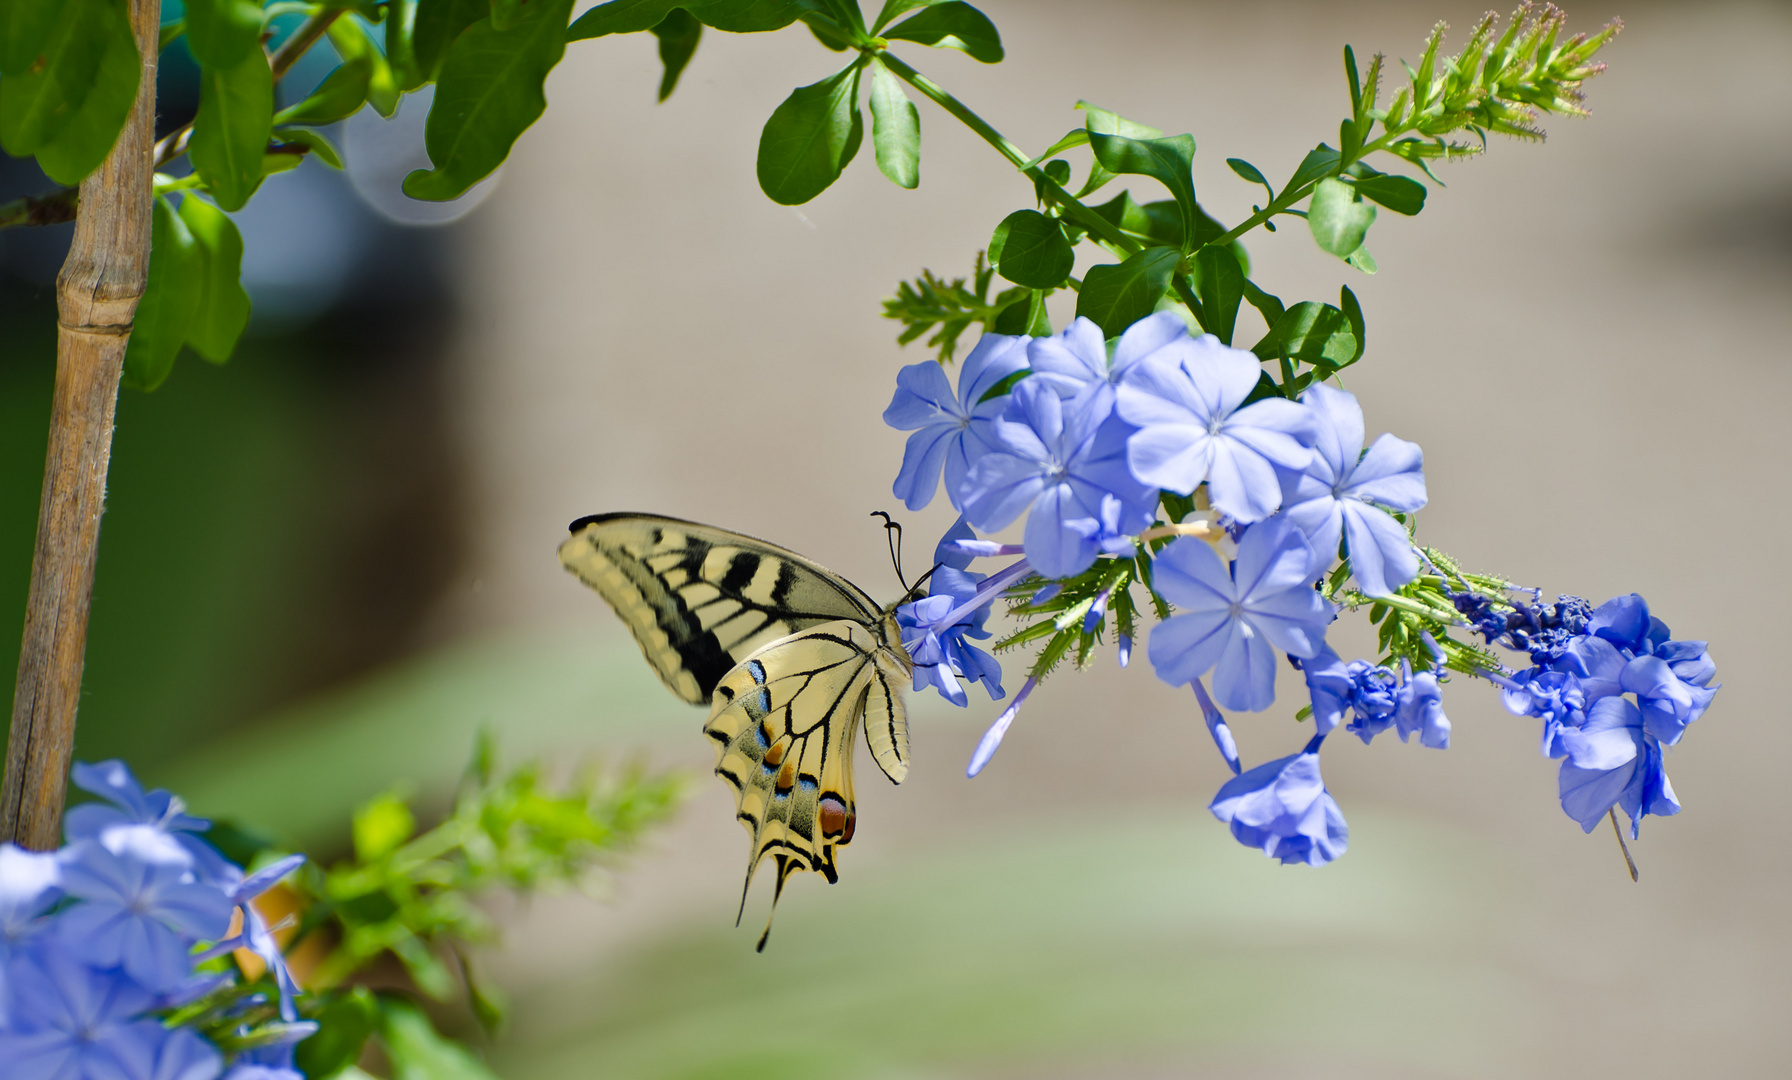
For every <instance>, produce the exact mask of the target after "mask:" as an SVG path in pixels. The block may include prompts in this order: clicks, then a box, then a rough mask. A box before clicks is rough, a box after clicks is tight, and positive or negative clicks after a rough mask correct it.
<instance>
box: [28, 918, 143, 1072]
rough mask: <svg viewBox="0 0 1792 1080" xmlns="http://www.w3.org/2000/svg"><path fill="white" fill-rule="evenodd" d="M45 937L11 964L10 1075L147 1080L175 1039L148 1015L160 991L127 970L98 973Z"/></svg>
mask: <svg viewBox="0 0 1792 1080" xmlns="http://www.w3.org/2000/svg"><path fill="white" fill-rule="evenodd" d="M45 944H46V942H45V941H44V940H41V939H40V941H39V942H37V943H35V944H34V945H33V946H32V947H30V948H28V949H26V950H25V951H24V952H22V953H21V954H20V955H19V956H17V957H15V958H14V959H13V962H12V963H11V964H10V965H8V968H7V973H6V974H7V979H8V982H9V983H10V987H9V988H10V990H11V994H10V997H11V1002H10V1009H9V1012H10V1014H11V1015H10V1016H8V1017H7V1018H6V1019H7V1020H8V1023H7V1024H6V1025H5V1028H4V1029H3V1030H0V1061H3V1062H5V1063H6V1066H5V1071H6V1075H7V1077H8V1080H148V1077H149V1076H150V1071H151V1069H152V1068H153V1067H154V1066H155V1064H156V1059H157V1057H158V1056H159V1052H160V1050H161V1049H162V1044H163V1043H164V1042H165V1041H166V1039H167V1038H168V1033H167V1031H166V1030H164V1029H163V1027H162V1025H161V1024H160V1023H158V1022H156V1021H155V1020H153V1019H144V1018H142V1017H143V1013H144V1012H145V1011H146V1010H147V1009H149V1008H150V1007H151V1006H153V1005H154V1003H155V998H154V995H153V994H152V993H151V992H150V991H149V990H146V989H144V988H143V987H142V986H139V985H138V984H137V983H135V982H134V981H132V980H131V979H130V978H129V977H128V976H127V975H126V974H125V973H124V972H122V971H116V970H115V971H96V970H95V969H93V968H91V967H89V966H88V965H86V964H84V963H82V962H81V961H80V960H78V959H77V958H76V957H74V956H73V955H72V954H70V953H69V952H67V951H65V950H62V949H57V948H48V947H45Z"/></svg>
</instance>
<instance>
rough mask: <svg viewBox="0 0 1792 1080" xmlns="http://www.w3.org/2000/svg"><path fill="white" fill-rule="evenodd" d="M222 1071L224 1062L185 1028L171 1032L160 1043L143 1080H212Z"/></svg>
mask: <svg viewBox="0 0 1792 1080" xmlns="http://www.w3.org/2000/svg"><path fill="white" fill-rule="evenodd" d="M223 1070H224V1059H223V1058H222V1057H220V1056H219V1054H218V1051H217V1050H216V1049H215V1048H213V1046H212V1044H211V1043H208V1042H206V1041H205V1040H204V1039H202V1038H200V1037H199V1036H198V1035H195V1034H194V1033H193V1032H191V1031H188V1030H187V1029H186V1028H174V1029H173V1030H171V1031H169V1032H168V1037H167V1038H166V1039H164V1040H163V1041H162V1048H161V1050H160V1051H159V1052H158V1053H157V1054H156V1061H155V1065H154V1066H152V1067H151V1068H150V1071H149V1076H148V1077H147V1078H146V1080H213V1078H214V1077H216V1076H217V1075H218V1074H219V1073H220V1072H222V1071H223Z"/></svg>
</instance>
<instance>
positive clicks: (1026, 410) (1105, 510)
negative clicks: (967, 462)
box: [961, 378, 1157, 578]
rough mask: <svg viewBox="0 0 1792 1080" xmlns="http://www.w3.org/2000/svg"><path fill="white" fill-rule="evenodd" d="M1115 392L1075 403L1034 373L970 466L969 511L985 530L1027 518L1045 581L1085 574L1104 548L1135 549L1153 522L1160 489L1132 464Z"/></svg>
mask: <svg viewBox="0 0 1792 1080" xmlns="http://www.w3.org/2000/svg"><path fill="white" fill-rule="evenodd" d="M1113 394H1114V392H1113V390H1112V389H1110V388H1109V387H1108V386H1107V385H1106V384H1099V385H1094V386H1091V387H1089V389H1088V390H1086V391H1084V392H1083V393H1082V394H1079V395H1078V396H1077V397H1075V398H1072V399H1071V400H1069V401H1065V400H1062V399H1061V398H1059V397H1058V394H1057V392H1056V391H1055V390H1053V389H1052V388H1051V387H1050V386H1047V385H1045V384H1044V383H1043V382H1036V381H1035V380H1033V379H1031V378H1028V379H1024V380H1022V381H1021V382H1020V383H1019V384H1018V385H1016V386H1015V388H1014V392H1013V393H1012V394H1010V395H1009V403H1008V408H1007V411H1005V412H1004V413H1003V414H1002V418H1001V419H999V420H996V421H995V422H993V423H991V424H990V425H989V426H988V427H987V428H985V429H984V432H983V435H982V438H983V439H984V440H985V441H986V442H987V444H988V447H989V449H988V451H987V452H986V453H985V454H984V455H983V456H982V457H980V458H978V459H977V460H976V461H975V462H974V463H972V465H971V470H970V475H969V476H968V477H967V479H966V481H965V486H964V489H963V490H962V492H961V494H962V496H963V498H964V504H963V509H964V513H965V517H966V518H968V519H969V520H970V522H971V524H972V525H975V526H976V527H977V528H978V529H979V530H981V531H983V532H995V531H996V530H998V529H1003V528H1006V527H1007V526H1008V525H1009V524H1010V523H1012V522H1013V521H1014V519H1015V518H1017V517H1019V516H1020V515H1021V514H1023V513H1024V514H1027V526H1026V532H1025V545H1026V551H1027V559H1028V561H1029V562H1031V563H1032V564H1033V567H1034V568H1035V569H1037V570H1038V571H1039V572H1040V573H1041V574H1043V575H1045V576H1046V577H1052V578H1062V577H1069V576H1071V575H1073V574H1080V573H1082V572H1083V571H1084V570H1087V569H1088V568H1089V567H1090V566H1091V565H1093V564H1094V562H1095V557H1096V555H1097V554H1099V553H1100V552H1102V551H1109V552H1120V551H1131V550H1132V548H1133V542H1132V540H1131V537H1132V536H1134V535H1136V534H1137V533H1139V532H1142V531H1143V530H1145V529H1146V528H1149V527H1150V525H1151V523H1152V521H1153V520H1155V518H1156V512H1157V491H1156V490H1155V489H1153V488H1149V487H1147V486H1145V485H1144V484H1141V483H1140V482H1139V481H1137V480H1135V479H1134V478H1133V476H1132V474H1131V473H1129V472H1128V471H1127V468H1126V437H1127V435H1128V434H1129V433H1130V432H1131V430H1132V429H1131V428H1129V427H1128V426H1127V425H1126V424H1125V423H1123V422H1121V421H1120V420H1119V419H1118V418H1117V417H1115V416H1114V415H1113Z"/></svg>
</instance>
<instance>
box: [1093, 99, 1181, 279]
mask: <svg viewBox="0 0 1792 1080" xmlns="http://www.w3.org/2000/svg"><path fill="white" fill-rule="evenodd" d="M1089 148H1090V149H1091V150H1093V151H1094V152H1095V160H1096V161H1099V162H1100V163H1101V167H1102V168H1104V169H1106V170H1107V171H1109V172H1111V173H1114V174H1116V175H1128V174H1130V175H1133V176H1149V177H1151V178H1152V179H1153V180H1156V181H1157V182H1158V183H1160V184H1162V185H1163V186H1164V187H1166V188H1168V189H1170V194H1171V195H1172V196H1174V198H1175V200H1176V207H1177V209H1179V210H1180V211H1181V212H1182V222H1183V234H1184V235H1185V236H1193V235H1194V233H1195V226H1196V224H1197V223H1198V222H1199V220H1200V217H1199V214H1198V212H1197V211H1196V209H1195V181H1194V176H1193V169H1194V159H1195V139H1194V136H1192V135H1175V136H1171V137H1169V138H1156V139H1133V138H1129V137H1127V136H1125V135H1110V134H1106V133H1104V132H1099V131H1095V130H1093V129H1091V130H1090V131H1089ZM1183 249H1184V250H1185V251H1186V250H1188V245H1187V243H1186V242H1185V243H1184V244H1183Z"/></svg>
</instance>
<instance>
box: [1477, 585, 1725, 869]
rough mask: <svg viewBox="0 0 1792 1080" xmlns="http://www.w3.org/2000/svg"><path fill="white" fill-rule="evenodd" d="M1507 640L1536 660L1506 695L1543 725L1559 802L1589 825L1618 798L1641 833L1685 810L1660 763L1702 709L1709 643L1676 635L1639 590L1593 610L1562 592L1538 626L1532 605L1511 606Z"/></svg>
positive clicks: (1708, 690) (1710, 672) (1710, 667)
mask: <svg viewBox="0 0 1792 1080" xmlns="http://www.w3.org/2000/svg"><path fill="white" fill-rule="evenodd" d="M1514 614H1515V621H1516V619H1517V618H1519V617H1522V618H1525V619H1527V620H1529V622H1530V625H1529V627H1528V628H1527V627H1526V626H1525V625H1514V626H1512V627H1511V628H1510V629H1509V630H1508V631H1507V634H1508V638H1509V640H1510V639H1516V640H1512V641H1511V643H1512V644H1514V645H1517V646H1518V647H1521V648H1525V649H1526V650H1527V651H1529V652H1530V654H1531V659H1532V661H1533V666H1531V667H1530V668H1528V669H1526V670H1524V671H1520V672H1518V673H1517V674H1516V675H1514V676H1512V677H1510V678H1508V679H1502V680H1501V681H1502V682H1503V684H1504V686H1503V689H1502V692H1501V694H1500V697H1501V698H1502V700H1503V701H1504V702H1505V705H1506V708H1507V709H1509V710H1511V711H1512V712H1513V713H1515V714H1517V715H1519V716H1534V717H1537V718H1538V719H1540V720H1542V722H1543V739H1542V750H1543V753H1544V754H1545V755H1546V756H1548V757H1551V758H1561V759H1562V771H1561V774H1560V777H1559V780H1558V784H1559V788H1560V794H1561V799H1562V809H1563V810H1564V811H1565V812H1566V813H1567V814H1568V816H1569V817H1571V818H1573V819H1574V820H1575V821H1577V822H1579V823H1580V826H1581V828H1582V829H1584V830H1586V831H1588V832H1591V831H1592V830H1593V828H1594V827H1595V826H1597V825H1598V824H1599V819H1600V818H1603V817H1605V816H1606V814H1608V813H1610V812H1611V810H1612V807H1613V806H1614V805H1615V806H1616V807H1618V808H1619V809H1622V810H1623V811H1624V813H1625V814H1627V815H1628V816H1629V817H1630V835H1631V838H1632V839H1635V838H1636V836H1637V831H1638V828H1639V826H1640V825H1641V824H1642V820H1643V818H1644V817H1645V816H1647V815H1649V814H1659V815H1662V816H1667V815H1671V814H1677V813H1679V812H1680V801H1679V800H1678V799H1676V798H1675V797H1674V789H1673V786H1672V785H1670V784H1669V783H1668V777H1667V772H1666V771H1665V769H1664V767H1663V762H1662V748H1663V747H1665V746H1673V745H1674V744H1676V743H1678V742H1679V741H1680V739H1681V737H1682V736H1683V735H1685V734H1686V728H1687V725H1689V724H1691V723H1692V722H1693V721H1694V720H1697V719H1698V718H1699V717H1700V716H1703V715H1704V713H1705V710H1706V708H1708V707H1709V706H1710V704H1711V699H1712V697H1713V696H1714V695H1715V694H1716V693H1717V687H1716V686H1713V685H1712V684H1711V679H1712V677H1713V676H1714V675H1716V674H1717V667H1716V665H1715V664H1713V663H1712V661H1711V654H1710V653H1709V652H1708V651H1707V650H1706V647H1705V642H1703V641H1674V640H1671V638H1670V637H1669V631H1668V628H1667V624H1665V623H1663V622H1662V621H1661V620H1660V619H1657V618H1655V617H1654V616H1652V615H1650V614H1649V605H1648V603H1647V602H1646V601H1645V600H1644V599H1643V598H1642V597H1641V596H1638V595H1637V594H1635V593H1631V594H1630V595H1629V596H1620V597H1617V598H1615V599H1612V600H1607V601H1606V602H1605V603H1603V604H1601V605H1599V607H1598V608H1596V609H1593V610H1592V611H1591V612H1588V611H1587V604H1586V602H1585V601H1584V600H1580V599H1579V598H1578V597H1563V598H1562V599H1561V600H1560V601H1558V602H1557V603H1556V604H1555V606H1554V608H1553V609H1551V610H1549V611H1548V612H1546V613H1545V615H1546V616H1547V617H1553V618H1549V619H1548V621H1549V622H1551V623H1552V624H1553V625H1549V626H1545V627H1541V628H1539V627H1538V626H1537V625H1536V624H1537V622H1539V621H1541V620H1540V619H1539V616H1538V614H1537V611H1536V610H1535V609H1530V608H1525V609H1523V610H1522V612H1515V613H1514Z"/></svg>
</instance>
